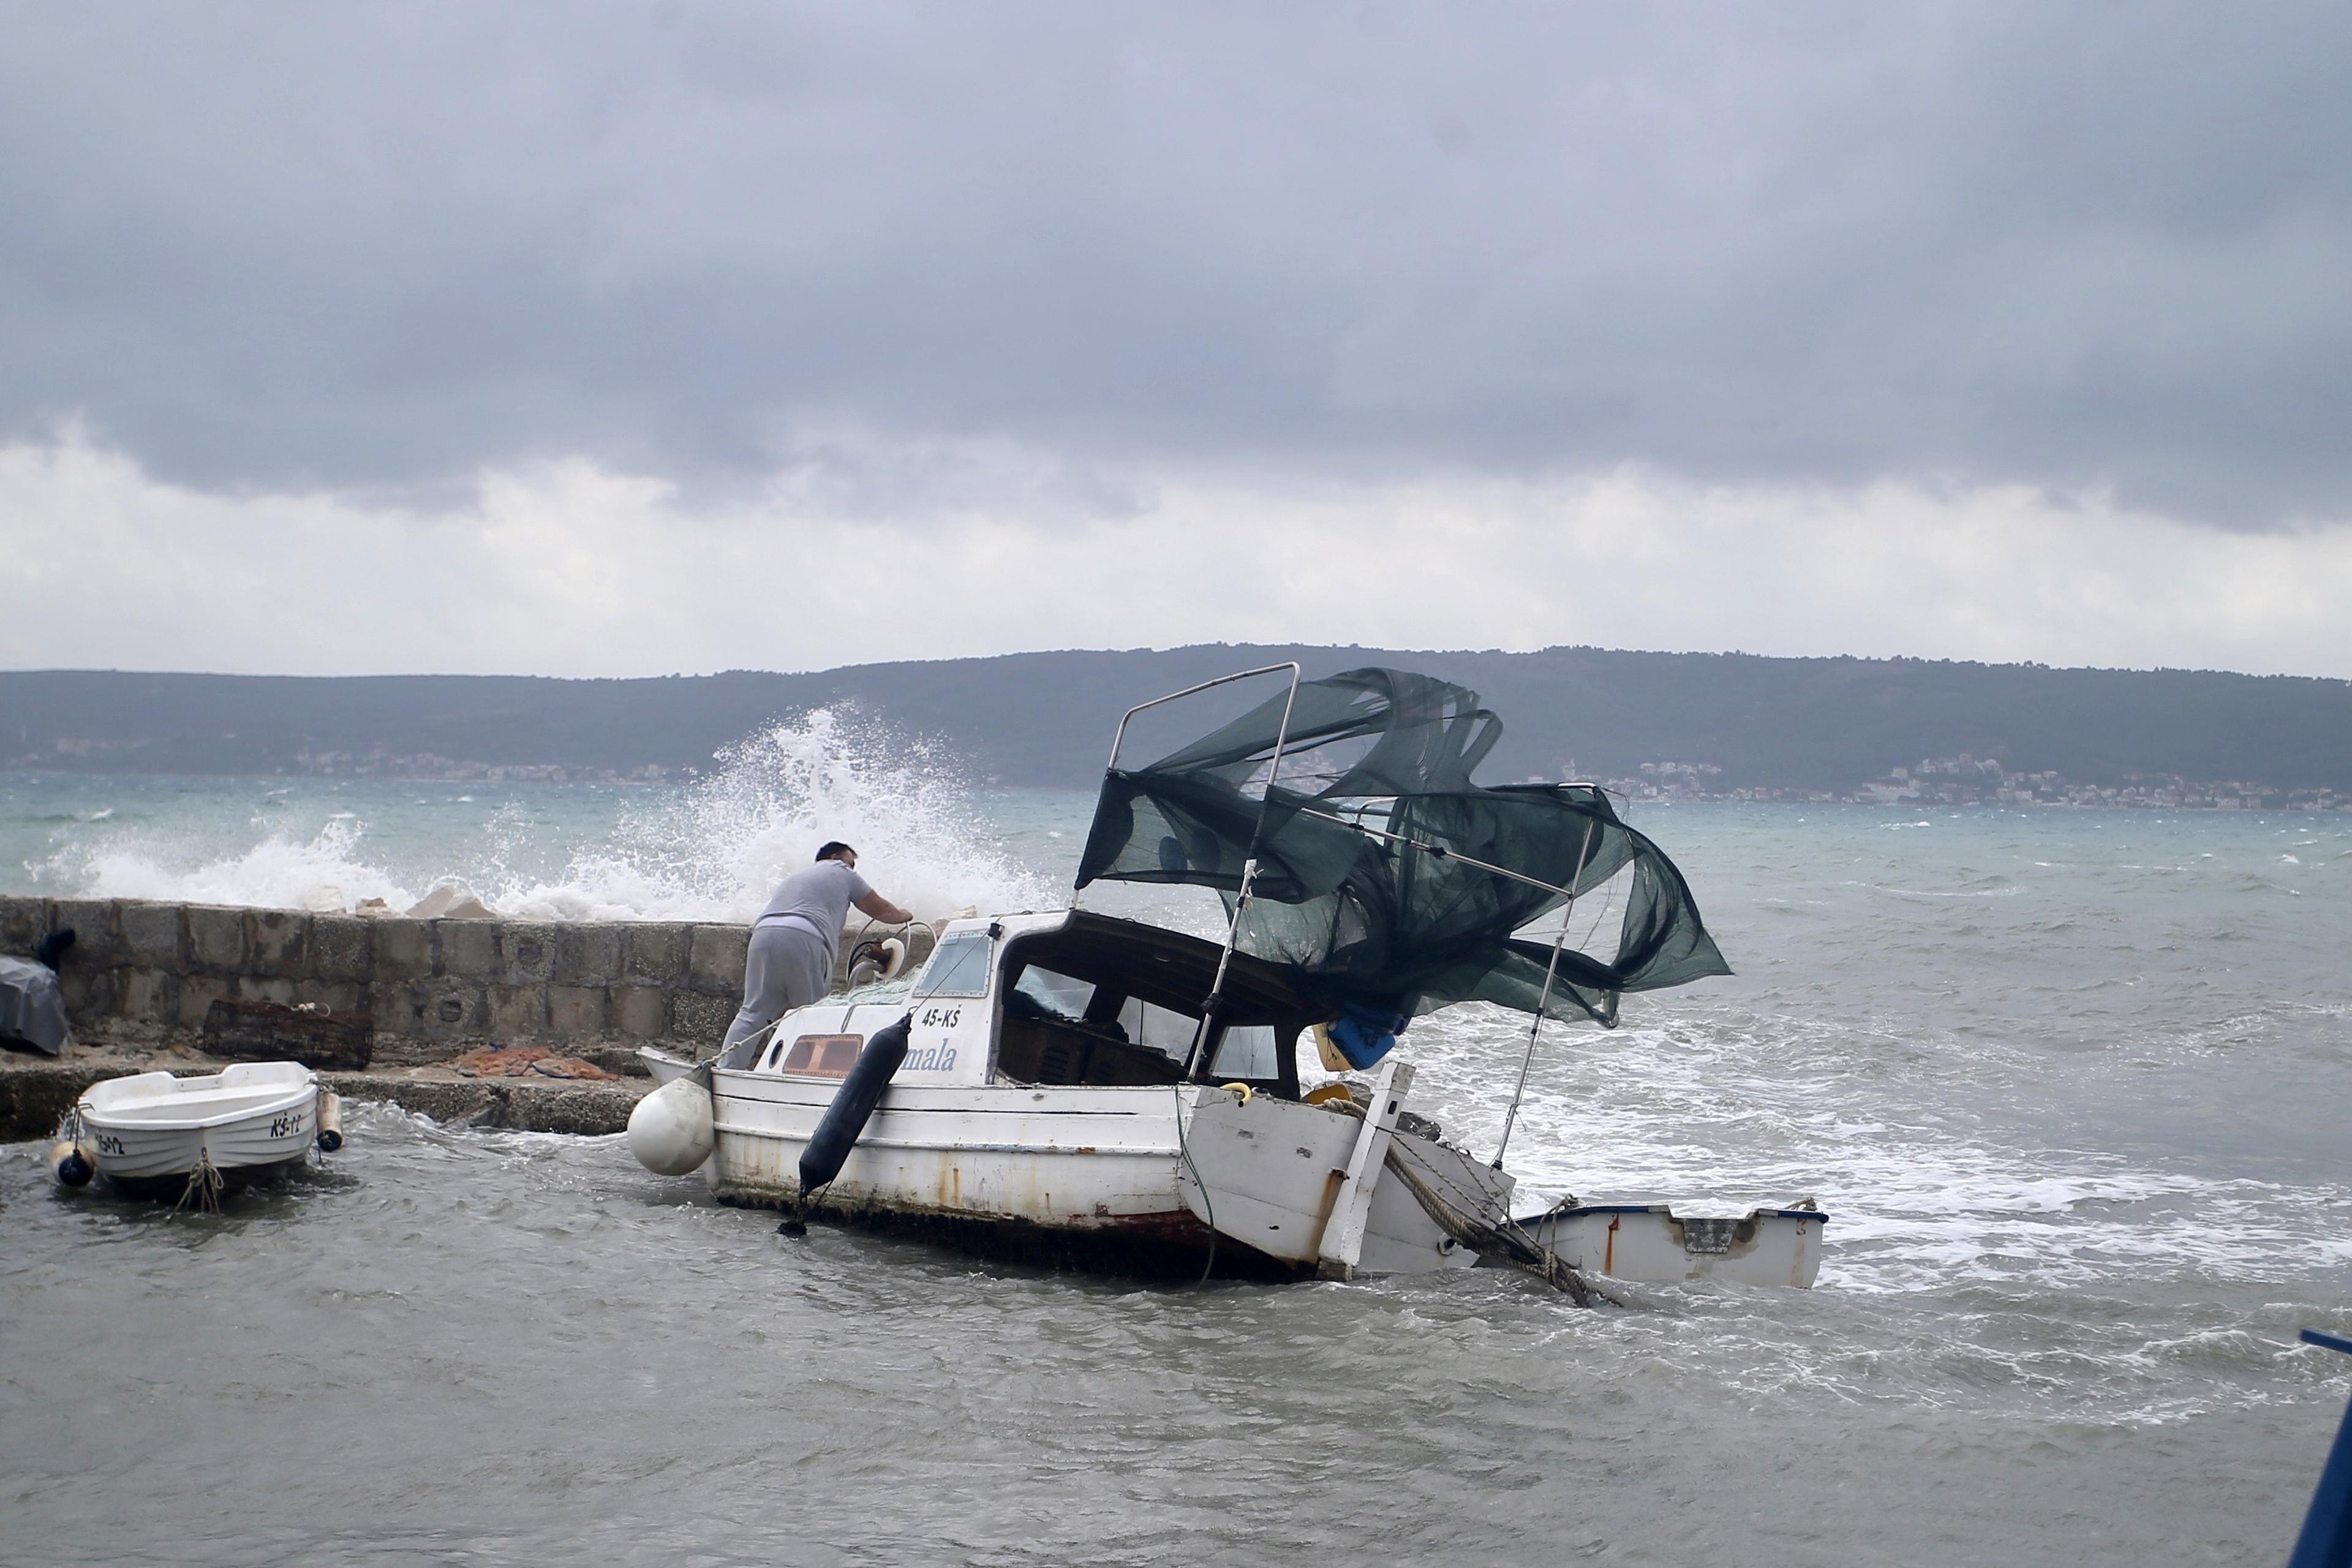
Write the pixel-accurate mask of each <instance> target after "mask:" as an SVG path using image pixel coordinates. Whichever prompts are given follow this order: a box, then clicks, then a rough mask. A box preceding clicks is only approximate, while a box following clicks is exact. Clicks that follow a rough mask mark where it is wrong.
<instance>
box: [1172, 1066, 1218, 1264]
mask: <svg viewBox="0 0 2352 1568" xmlns="http://www.w3.org/2000/svg"><path fill="white" fill-rule="evenodd" d="M1168 1090H1169V1092H1170V1093H1171V1094H1173V1095H1174V1096H1175V1097H1176V1152H1177V1153H1179V1154H1181V1155H1182V1156H1183V1157H1184V1168H1185V1169H1186V1170H1188V1171H1190V1172H1192V1184H1193V1185H1194V1186H1196V1187H1198V1188H1200V1189H1201V1206H1202V1208H1204V1209H1206V1210H1208V1211H1209V1260H1208V1261H1207V1262H1206V1263H1203V1264H1202V1265H1201V1277H1200V1278H1199V1279H1195V1280H1193V1281H1192V1289H1195V1290H1197V1289H1200V1288H1201V1287H1202V1286H1203V1285H1206V1284H1207V1283H1208V1282H1209V1271H1210V1270H1211V1269H1213V1268H1216V1266H1217V1203H1216V1200H1215V1199H1214V1198H1212V1197H1211V1196H1209V1184H1208V1183H1206V1182H1204V1181H1202V1179H1201V1167H1200V1166H1198V1165H1196V1164H1194V1163H1192V1145H1191V1144H1190V1143H1188V1142H1185V1141H1184V1086H1183V1084H1182V1083H1181V1082H1179V1083H1172V1084H1170V1085H1169V1086H1168ZM1178 1195H1179V1196H1181V1195H1182V1194H1178Z"/></svg>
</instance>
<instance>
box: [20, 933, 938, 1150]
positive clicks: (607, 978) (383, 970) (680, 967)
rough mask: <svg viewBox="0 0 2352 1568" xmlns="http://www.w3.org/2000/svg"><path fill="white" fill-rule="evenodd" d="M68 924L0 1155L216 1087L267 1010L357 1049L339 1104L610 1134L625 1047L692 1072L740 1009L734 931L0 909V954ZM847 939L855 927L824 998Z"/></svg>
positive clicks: (626, 1104)
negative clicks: (506, 1069)
mask: <svg viewBox="0 0 2352 1568" xmlns="http://www.w3.org/2000/svg"><path fill="white" fill-rule="evenodd" d="M68 927H70V928H71V929H72V931H73V932H74V938H75V940H74V944H73V946H72V947H71V948H70V949H69V950H68V952H67V953H66V955H65V957H64V959H63V961H62V963H61V964H60V967H59V970H58V984H59V987H60V989H61V990H62V992H63V993H64V995H65V1001H66V1008H67V1012H68V1016H69V1017H70V1019H71V1022H72V1026H73V1040H72V1043H71V1044H69V1045H68V1047H67V1048H66V1052H65V1054H64V1055H63V1056H62V1057H60V1058H56V1059H54V1060H53V1059H51V1058H47V1057H42V1056H38V1055H35V1054H32V1053H29V1052H26V1051H21V1050H14V1049H9V1050H0V1140H15V1139H24V1138H36V1137H41V1136H45V1135H46V1134H47V1132H48V1131H50V1130H51V1129H52V1128H53V1127H55V1126H56V1124H57V1120H58V1117H59V1116H60V1115H62V1114H63V1113H64V1111H65V1110H66V1109H67V1108H68V1106H70V1105H71V1104H72V1103H73V1101H74V1100H76V1099H78V1098H79V1095H80V1094H81V1092H82V1090H83V1089H87V1088H88V1087H89V1084H91V1083H94V1082H97V1081H99V1080H100V1079H106V1078H115V1077H119V1076H121V1075H122V1074H124V1073H130V1072H145V1071H150V1070H152V1069H154V1068H166V1069H169V1070H171V1071H173V1072H178V1073H181V1074H188V1073H202V1072H217V1071H218V1070H220V1068H221V1067H222V1065H223V1063H224V1060H225V1059H234V1058H225V1057H224V1056H223V1054H222V1053H223V1051H224V1049H225V1048H226V1047H224V1044H223V1041H224V1036H225V1034H226V1032H227V1030H226V1027H225V1025H224V1020H225V1019H226V1018H230V1017H232V1016H235V1017H237V1018H239V1019H241V1020H242V1022H244V1023H245V1024H246V1025H247V1026H248V1028H247V1034H248V1035H249V1033H250V1029H249V1026H250V1023H251V1020H252V1017H253V1016H254V1014H255V1013H256V1012H257V1011H259V1012H263V1013H267V1012H268V1011H270V1010H272V1009H273V1007H274V1008H275V1009H299V1011H300V1014H301V1015H302V1016H303V1017H305V1018H309V1019H316V1020H319V1021H320V1024H321V1025H322V1026H329V1025H331V1026H333V1027H334V1029H335V1031H336V1033H337V1035H338V1037H340V1038H342V1039H345V1040H352V1041H357V1042H358V1043H359V1044H358V1051H357V1054H358V1055H359V1056H360V1057H361V1058H363V1059H362V1060H360V1061H357V1062H349V1061H339V1062H338V1070H328V1071H322V1072H321V1073H320V1081H321V1082H323V1083H325V1084H327V1085H328V1086H329V1087H330V1088H332V1089H334V1090H335V1091H336V1092H337V1093H339V1094H341V1095H342V1096H343V1097H344V1098H345V1099H347V1100H390V1101H394V1102H395V1103H397V1104H400V1105H402V1106H404V1107H405V1108H406V1109H408V1110H415V1111H418V1112H421V1113H423V1114H425V1115H428V1116H432V1117H434V1118H435V1119H436V1120H438V1121H467V1122H477V1123H480V1124H484V1125H492V1126H500V1127H514V1128H524V1129H531V1130H537V1131H554V1132H582V1133H604V1132H615V1131H620V1130H621V1129H622V1127H624V1126H625V1124H626V1123H627V1121H628V1115H629V1110H630V1109H631V1108H632V1107H633V1106H634V1105H635V1103H636V1100H637V1098H638V1097H639V1096H640V1095H642V1094H643V1093H644V1092H645V1091H646V1089H648V1088H649V1087H651V1086H650V1081H649V1080H648V1079H646V1078H645V1077H644V1076H643V1075H642V1071H641V1069H640V1068H639V1066H638V1064H637V1061H636V1058H635V1052H636V1049H637V1047H640V1046H648V1045H650V1046H656V1047H660V1048H661V1049H663V1050H666V1051H669V1052H671V1053H672V1054H674V1055H677V1056H683V1057H688V1058H699V1057H704V1056H708V1055H709V1054H710V1053H711V1052H712V1051H714V1050H715V1049H717V1047H718V1045H719V1040H720V1038H721V1037H722V1036H724V1034H725V1033H726V1029H727V1025H728V1023H729V1021H730V1020H731V1019H732V1018H733V1016H734V1015H735V1009H736V1006H737V1005H738V1004H739V1002H740V999H741V991H742V982H743V950H744V944H745V943H746V942H747V941H748V940H749V938H750V934H751V928H750V927H749V926H746V925H731V924H725V923H719V922H686V921H595V922H588V921H582V922H576V923H571V922H557V921H511V920H504V919H495V918H494V919H455V918H445V919H438V920H416V919H409V918H406V917H400V916H385V917H370V916H359V915H341V914H313V913H307V912H305V911H302V910H264V909H246V908H235V907H228V906H221V905H207V904H181V903H166V902H157V901H151V900H139V899H44V898H34V897H26V896H21V895H0V952H5V953H15V954H23V955H27V956H29V955H30V954H31V953H32V952H34V951H35V949H37V947H38V946H39V945H40V943H41V941H42V939H43V938H45V937H46V936H47V935H48V934H49V933H50V932H51V931H58V930H62V929H65V928H68ZM857 935H858V926H857V921H856V917H853V918H852V921H851V925H850V930H849V934H848V936H847V937H845V941H844V948H845V952H843V954H842V955H841V956H840V960H839V967H837V968H836V971H835V979H836V981H837V982H838V981H843V980H845V979H846V973H845V970H846V966H847V961H848V951H847V950H850V949H853V948H854V946H855V943H856V939H857ZM912 941H913V945H914V951H911V952H909V954H908V963H910V964H911V963H917V962H919V961H920V960H921V958H922V957H923V956H925V955H926V953H927V952H928V951H929V933H928V931H925V930H924V929H923V928H917V929H916V931H914V932H913V933H912ZM208 1047H209V1048H208ZM492 1047H540V1048H542V1049H543V1051H546V1052H558V1053H561V1055H562V1057H563V1058H570V1059H572V1060H576V1061H579V1062H583V1063H586V1064H589V1067H590V1068H591V1069H592V1070H601V1072H602V1073H603V1074H607V1075H611V1076H609V1077H586V1078H585V1079H584V1080H583V1079H564V1078H560V1077H548V1076H542V1075H541V1074H540V1073H537V1072H532V1073H528V1074H525V1075H523V1076H505V1075H503V1074H501V1073H499V1071H497V1070H496V1068H494V1067H493V1068H490V1069H489V1070H483V1069H482V1067H481V1063H482V1062H483V1061H484V1060H486V1059H487V1060H488V1061H491V1062H495V1061H496V1060H497V1059H498V1058H483V1057H482V1056H481V1053H483V1052H484V1051H485V1050H488V1049H490V1048H492ZM245 1054H250V1053H249V1051H248V1052H247V1053H245ZM285 1054H286V1055H288V1056H289V1057H295V1058H298V1059H299V1057H298V1053H296V1052H295V1051H293V1050H290V1049H289V1051H287V1052H286V1053H285ZM347 1054H348V1053H347ZM532 1054H537V1053H532ZM461 1058H464V1060H465V1062H466V1063H467V1066H468V1067H471V1068H473V1069H474V1070H472V1071H470V1072H469V1071H467V1070H466V1068H461V1067H460V1066H459V1065H458V1064H459V1063H460V1060H461ZM558 1070H561V1068H560V1067H559V1068H558Z"/></svg>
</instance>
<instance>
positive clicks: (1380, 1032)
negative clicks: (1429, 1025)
mask: <svg viewBox="0 0 2352 1568" xmlns="http://www.w3.org/2000/svg"><path fill="white" fill-rule="evenodd" d="M1410 1023H1412V1014H1410V1013H1399V1012H1395V1011H1393V1010H1391V1009H1390V1008H1387V1007H1367V1006H1365V1005H1363V1004H1362V1003H1360V1002H1350V1003H1349V1004H1348V1005H1347V1006H1346V1007H1344V1008H1343V1009H1341V1010H1340V1013H1339V1017H1338V1018H1337V1019H1335V1020H1333V1022H1332V1024H1331V1026H1330V1028H1329V1030H1328V1033H1329V1035H1330V1037H1331V1043H1332V1044H1333V1045H1335V1046H1337V1047H1339V1054H1340V1055H1341V1056H1343V1057H1345V1058H1348V1065H1349V1067H1351V1068H1357V1069H1359V1070H1361V1069H1362V1068H1368V1067H1370V1066H1371V1065H1372V1064H1373V1063H1374V1062H1376V1061H1379V1060H1380V1059H1381V1058H1382V1057H1384V1056H1386V1055H1388V1054H1389V1052H1391V1050H1394V1049H1395V1048H1396V1037H1397V1031H1398V1030H1400V1029H1402V1028H1403V1027H1404V1026H1406V1025H1407V1024H1410Z"/></svg>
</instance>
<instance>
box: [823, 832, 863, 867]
mask: <svg viewBox="0 0 2352 1568" xmlns="http://www.w3.org/2000/svg"><path fill="white" fill-rule="evenodd" d="M845 849H848V850H849V853H851V854H853V855H854V854H856V850H854V849H850V848H849V846H848V845H846V844H844V843H843V842H842V841H841V840H840V839H838V838H833V839H828V840H826V841H825V846H824V848H822V849H820V850H818V851H817V852H816V858H817V861H818V863H819V864H820V865H821V864H823V863H824V862H825V861H827V860H830V859H832V858H834V857H835V856H836V855H839V854H840V853H841V852H842V851H843V850H845Z"/></svg>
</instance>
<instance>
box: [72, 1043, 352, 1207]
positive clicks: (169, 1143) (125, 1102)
mask: <svg viewBox="0 0 2352 1568" xmlns="http://www.w3.org/2000/svg"><path fill="white" fill-rule="evenodd" d="M75 1113H76V1115H77V1116H78V1117H79V1120H80V1122H81V1131H82V1141H83V1142H84V1144H85V1146H86V1147H87V1148H88V1149H89V1154H90V1161H91V1163H92V1164H94V1165H95V1166H96V1167H97V1168H98V1171H99V1173H100V1174H101V1175H104V1176H105V1177H106V1178H107V1179H108V1180H109V1181H110V1182H111V1183H113V1184H115V1185H117V1186H118V1187H123V1188H125V1189H126V1190H134V1191H135V1190H138V1189H139V1188H140V1187H141V1186H142V1184H156V1185H157V1187H158V1189H159V1190H160V1189H161V1188H162V1187H164V1186H170V1185H173V1184H175V1183H178V1182H181V1181H184V1178H185V1177H186V1176H187V1175H188V1174H189V1173H192V1172H194V1171H197V1170H199V1169H201V1168H203V1167H204V1166H205V1165H207V1164H209V1165H210V1166H211V1167H212V1169H213V1170H215V1171H216V1172H218V1173H221V1175H222V1176H224V1177H225V1178H228V1179H230V1180H232V1181H235V1182H240V1183H241V1182H245V1181H249V1180H251V1179H253V1178H254V1177H256V1176H257V1175H261V1174H264V1173H274V1172H276V1171H278V1170H279V1169H280V1168H282V1167H285V1166H289V1165H292V1164H295V1163H299V1162H300V1161H302V1160H303V1159H305V1158H306V1157H307V1156H308V1155H309V1153H310V1144H311V1142H312V1141H313V1140H314V1139H315V1138H316V1137H317V1136H318V1130H319V1120H318V1115H319V1085H318V1079H317V1078H316V1076H315V1075H313V1074H312V1073H311V1072H310V1069H308V1068H301V1067H299V1066H296V1065H295V1064H293V1063H278V1062H252V1063H239V1064H237V1065H236V1066H235V1067H231V1068H227V1069H226V1070H225V1071H223V1072H220V1073H216V1074H214V1075H211V1076H209V1077H205V1078H189V1079H175V1078H173V1076H172V1075H171V1074H170V1073H164V1072H154V1073H141V1074H138V1075H136V1076H134V1077H131V1078H124V1079H110V1080H108V1081H106V1082H103V1083H99V1084H94V1085H92V1086H91V1087H90V1089H89V1090H88V1091H87V1092H86V1093H85V1094H84V1095H83V1097H82V1099H81V1101H80V1103H79V1105H78V1106H77V1107H76V1108H75Z"/></svg>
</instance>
